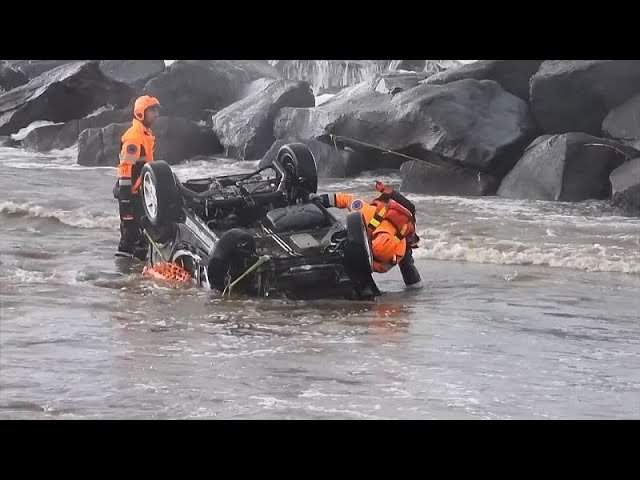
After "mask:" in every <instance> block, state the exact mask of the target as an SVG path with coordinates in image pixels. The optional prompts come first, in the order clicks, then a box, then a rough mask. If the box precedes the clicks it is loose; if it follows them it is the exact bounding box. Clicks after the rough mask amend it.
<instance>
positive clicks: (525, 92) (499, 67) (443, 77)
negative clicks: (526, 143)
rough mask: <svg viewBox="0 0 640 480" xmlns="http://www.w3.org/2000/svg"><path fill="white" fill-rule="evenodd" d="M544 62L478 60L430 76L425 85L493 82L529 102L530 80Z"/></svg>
mask: <svg viewBox="0 0 640 480" xmlns="http://www.w3.org/2000/svg"><path fill="white" fill-rule="evenodd" d="M540 64H542V60H478V61H477V62H474V63H468V64H466V65H461V66H459V67H454V68H450V69H448V70H445V71H444V72H441V73H436V74H435V75H432V76H430V77H429V78H428V79H427V80H425V83H428V84H433V85H444V84H445V83H451V82H455V81H457V80H462V79H465V78H474V79H476V80H493V81H495V82H497V83H499V84H500V86H501V87H502V88H504V89H505V91H507V92H509V93H512V94H513V95H515V96H516V97H519V98H521V99H523V100H524V101H525V102H526V101H528V100H529V80H530V79H531V77H532V76H533V75H534V74H535V73H536V72H537V71H538V68H540Z"/></svg>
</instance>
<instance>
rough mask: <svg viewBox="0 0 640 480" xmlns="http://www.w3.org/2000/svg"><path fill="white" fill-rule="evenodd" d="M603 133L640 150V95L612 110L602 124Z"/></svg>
mask: <svg viewBox="0 0 640 480" xmlns="http://www.w3.org/2000/svg"><path fill="white" fill-rule="evenodd" d="M602 132H603V134H604V135H606V136H607V137H609V138H614V139H616V140H618V141H620V142H622V143H624V144H625V145H629V146H631V147H633V148H635V149H636V150H640V94H638V95H636V96H635V97H632V98H630V99H629V100H627V101H626V102H624V103H623V104H622V105H619V106H618V107H616V108H614V109H613V110H611V111H610V112H609V113H608V114H607V116H606V117H605V119H604V121H603V122H602Z"/></svg>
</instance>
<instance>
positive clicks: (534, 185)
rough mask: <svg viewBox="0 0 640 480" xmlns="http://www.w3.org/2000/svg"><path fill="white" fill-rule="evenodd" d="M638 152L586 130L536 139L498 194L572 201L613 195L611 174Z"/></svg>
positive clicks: (505, 179)
mask: <svg viewBox="0 0 640 480" xmlns="http://www.w3.org/2000/svg"><path fill="white" fill-rule="evenodd" d="M637 154H638V152H637V151H635V150H633V149H632V148H630V147H627V146H625V145H623V144H621V143H619V142H616V141H614V140H608V139H603V138H596V137H593V136H591V135H587V134H584V133H566V134H562V135H552V136H547V137H545V139H544V140H540V139H538V140H536V141H535V142H533V143H532V144H531V146H530V147H529V148H527V150H526V151H525V153H524V156H523V157H522V158H521V159H520V161H519V162H518V164H517V165H516V166H515V167H514V169H513V170H512V171H511V172H509V174H508V175H507V176H506V177H505V178H504V179H503V180H502V183H501V184H500V188H499V189H498V195H499V196H502V197H509V198H519V199H533V200H551V201H569V202H572V201H573V202H577V201H582V200H587V199H602V198H608V197H609V196H610V184H609V174H610V173H611V171H612V170H614V169H615V168H616V167H618V166H619V165H620V164H621V163H622V162H624V161H625V158H627V157H628V156H632V155H637Z"/></svg>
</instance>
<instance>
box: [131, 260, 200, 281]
mask: <svg viewBox="0 0 640 480" xmlns="http://www.w3.org/2000/svg"><path fill="white" fill-rule="evenodd" d="M142 275H143V276H144V277H149V278H156V279H158V280H164V281H165V282H169V283H173V284H177V283H191V282H192V280H193V277H192V276H191V274H190V273H189V272H187V271H186V270H185V269H184V268H182V267H180V266H179V265H177V264H175V263H171V262H160V263H156V264H155V265H151V266H145V267H144V269H143V270H142Z"/></svg>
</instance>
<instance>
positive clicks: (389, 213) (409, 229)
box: [367, 182, 416, 246]
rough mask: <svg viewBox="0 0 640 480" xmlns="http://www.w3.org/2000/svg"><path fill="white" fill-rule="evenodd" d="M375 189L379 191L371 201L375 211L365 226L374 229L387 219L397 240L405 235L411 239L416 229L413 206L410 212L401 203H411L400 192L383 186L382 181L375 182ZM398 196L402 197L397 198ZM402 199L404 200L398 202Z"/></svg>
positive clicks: (402, 238)
mask: <svg viewBox="0 0 640 480" xmlns="http://www.w3.org/2000/svg"><path fill="white" fill-rule="evenodd" d="M376 190H378V191H379V192H381V195H380V196H379V197H378V198H376V199H375V200H374V201H373V202H372V204H373V205H375V207H376V212H375V213H374V214H373V217H371V220H369V223H368V224H367V227H369V228H370V229H371V230H375V229H376V228H378V227H379V226H380V224H381V223H382V221H383V220H388V221H389V222H391V224H392V225H393V226H394V227H395V229H396V233H395V237H396V238H397V239H398V241H399V242H400V241H402V240H404V239H405V238H406V237H409V238H412V239H413V237H415V231H416V218H415V207H413V209H414V210H413V212H412V211H411V210H409V208H407V207H406V206H404V205H402V203H406V202H408V203H409V204H410V205H411V206H413V204H412V203H411V202H409V200H407V199H406V198H405V197H404V196H403V195H402V194H400V193H398V192H396V191H394V190H393V189H391V188H388V187H385V186H384V184H383V183H382V182H376ZM399 196H400V197H402V198H398V197H399ZM403 199H404V200H406V202H402V203H400V202H401V201H402V200H403ZM412 246H413V245H412Z"/></svg>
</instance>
